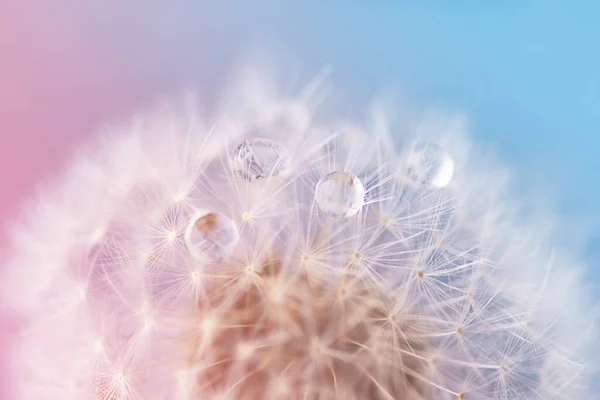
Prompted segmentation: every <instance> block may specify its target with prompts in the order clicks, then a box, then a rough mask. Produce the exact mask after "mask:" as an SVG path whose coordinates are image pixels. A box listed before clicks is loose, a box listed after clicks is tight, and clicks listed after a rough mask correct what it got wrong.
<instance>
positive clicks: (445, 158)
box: [407, 143, 454, 188]
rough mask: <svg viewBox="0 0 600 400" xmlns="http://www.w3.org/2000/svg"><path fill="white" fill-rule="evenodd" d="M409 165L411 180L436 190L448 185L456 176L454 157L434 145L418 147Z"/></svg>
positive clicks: (411, 156) (408, 162)
mask: <svg viewBox="0 0 600 400" xmlns="http://www.w3.org/2000/svg"><path fill="white" fill-rule="evenodd" d="M407 164H408V176H409V177H410V179H412V180H414V181H416V182H419V183H421V184H425V185H429V186H432V187H434V188H442V187H444V186H446V185H448V184H449V183H450V181H451V180H452V177H453V176H454V161H453V160H452V157H450V155H448V154H447V153H445V152H444V151H443V150H442V149H441V148H440V147H439V146H437V145H435V144H432V143H428V144H423V145H419V146H417V147H416V148H415V149H414V150H413V151H412V152H411V154H410V155H409V157H408V161H407Z"/></svg>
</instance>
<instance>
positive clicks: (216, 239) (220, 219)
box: [185, 212, 239, 261]
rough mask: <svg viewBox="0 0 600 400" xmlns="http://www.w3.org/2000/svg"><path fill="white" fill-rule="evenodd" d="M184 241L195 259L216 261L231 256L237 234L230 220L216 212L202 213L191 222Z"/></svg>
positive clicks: (236, 241) (236, 240)
mask: <svg viewBox="0 0 600 400" xmlns="http://www.w3.org/2000/svg"><path fill="white" fill-rule="evenodd" d="M185 240H186V244H187V246H188V249H189V251H190V253H191V254H192V255H193V256H194V257H195V258H199V259H207V260H209V261H217V260H220V259H223V258H226V257H228V256H229V255H231V253H232V252H233V250H234V248H235V246H236V245H237V243H238V240H239V233H238V229H237V226H236V225H235V223H234V222H233V220H232V219H231V218H229V217H227V216H225V215H223V214H220V213H216V212H204V213H201V214H200V215H198V216H196V218H194V219H193V220H192V223H191V224H190V225H189V227H188V229H187V231H186V235H185Z"/></svg>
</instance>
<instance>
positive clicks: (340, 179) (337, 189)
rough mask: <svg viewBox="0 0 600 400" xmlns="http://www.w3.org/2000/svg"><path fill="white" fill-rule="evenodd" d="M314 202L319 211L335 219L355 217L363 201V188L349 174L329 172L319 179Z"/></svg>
mask: <svg viewBox="0 0 600 400" xmlns="http://www.w3.org/2000/svg"><path fill="white" fill-rule="evenodd" d="M315 200H316V202H317V204H318V206H319V208H320V209H321V210H323V211H324V212H326V213H328V214H331V215H334V216H337V217H344V218H347V217H351V216H353V215H356V214H357V213H358V212H359V211H360V209H361V208H362V206H363V204H364V201H365V187H364V185H363V184H362V182H361V181H360V179H358V178H357V177H356V176H355V175H354V174H352V173H350V172H339V171H336V172H331V173H329V174H327V175H326V176H324V177H323V178H321V180H319V182H318V183H317V187H316V189H315Z"/></svg>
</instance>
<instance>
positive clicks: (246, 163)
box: [231, 138, 288, 181]
mask: <svg viewBox="0 0 600 400" xmlns="http://www.w3.org/2000/svg"><path fill="white" fill-rule="evenodd" d="M231 161H232V166H233V170H234V171H235V173H236V174H237V175H239V176H241V177H242V178H243V179H246V180H249V181H255V180H258V179H265V178H269V177H274V176H277V175H279V174H281V173H282V172H283V171H284V170H285V169H286V167H287V166H288V160H287V158H286V157H284V156H283V146H282V144H281V143H279V142H276V141H274V140H271V139H265V138H254V139H247V140H244V141H243V142H242V143H241V144H240V145H238V147H236V149H235V152H234V155H233V158H232V160H231Z"/></svg>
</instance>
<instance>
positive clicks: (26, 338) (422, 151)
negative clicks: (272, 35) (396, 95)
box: [0, 70, 597, 400]
mask: <svg viewBox="0 0 600 400" xmlns="http://www.w3.org/2000/svg"><path fill="white" fill-rule="evenodd" d="M240 76H241V78H240V79H237V80H234V82H235V84H234V85H233V86H232V88H230V89H231V90H230V92H229V93H228V97H227V99H225V100H226V101H224V102H223V104H226V105H227V106H225V107H224V108H223V109H222V110H219V112H217V113H216V117H215V116H212V117H210V116H205V115H199V114H196V113H195V112H194V113H191V112H190V111H189V108H186V107H184V109H185V110H186V111H185V112H184V113H183V114H182V113H180V112H178V111H177V108H176V107H172V108H171V107H163V108H159V109H158V110H157V111H155V112H153V113H152V114H149V115H143V116H140V118H136V120H135V121H134V122H133V123H131V124H125V125H124V126H123V127H117V128H115V129H114V132H113V131H111V134H110V135H107V134H103V135H100V137H101V139H99V141H98V142H95V143H93V145H91V146H90V148H89V149H87V150H86V151H82V153H81V155H79V156H77V157H75V158H74V160H73V161H72V164H71V166H70V167H69V168H68V169H67V171H66V172H65V174H64V177H63V178H62V179H60V180H58V181H57V182H56V183H54V184H52V185H50V186H49V188H48V189H47V191H46V192H44V193H43V195H40V199H41V200H40V201H39V202H38V203H33V205H31V206H29V205H28V206H27V207H25V210H24V214H23V217H22V221H21V222H20V223H19V224H17V225H16V228H15V229H14V230H13V232H12V235H11V239H12V241H13V244H12V253H11V258H10V259H9V261H8V264H7V265H6V268H4V269H3V271H6V272H3V276H2V279H1V280H0V289H1V290H0V293H1V295H2V296H3V302H4V303H6V304H12V305H14V308H15V310H16V311H18V312H19V313H20V314H21V315H22V316H23V317H24V320H25V321H26V324H25V326H24V327H23V329H22V331H21V332H19V335H18V336H17V337H16V338H15V346H13V347H12V348H11V349H10V351H9V358H10V359H9V361H10V365H11V367H12V368H14V370H15V371H18V373H17V378H18V379H15V380H14V382H13V383H14V384H15V390H16V393H17V394H18V396H19V397H18V398H19V399H24V400H30V399H31V400H33V399H36V400H37V399H39V398H44V399H49V400H54V399H56V400H58V399H60V400H64V399H68V400H69V399H72V400H81V399H84V400H125V399H127V400H129V399H136V400H137V399H156V400H191V399H221V400H222V399H247V400H254V399H256V400H258V399H278V398H286V399H291V400H294V399H298V400H300V399H315V400H316V399H330V398H338V399H348V400H353V399H356V400H358V399H373V400H378V399H381V400H390V399H406V400H429V399H436V400H437V399H439V400H456V399H459V400H469V399H490V400H493V399H499V400H508V399H511V400H513V399H515V400H520V399H522V400H525V399H527V400H536V399H539V400H542V399H568V398H577V399H587V398H590V396H591V394H593V391H592V389H590V387H589V386H588V384H589V382H591V381H593V373H594V372H595V371H594V368H593V367H594V365H593V363H594V357H595V354H597V353H596V352H595V351H596V345H595V341H594V339H595V335H596V330H595V321H596V315H595V311H594V308H593V307H592V306H591V305H590V302H589V299H587V297H586V291H585V290H584V285H583V275H582V273H581V272H579V271H581V269H582V267H580V265H579V263H577V262H576V258H575V257H574V256H573V255H572V254H570V253H568V252H566V251H559V250H558V249H554V248H553V246H551V240H550V239H551V238H550V237H546V236H545V235H546V231H545V230H544V229H541V230H540V229H539V227H538V226H537V225H535V224H533V223H532V222H530V220H529V219H527V218H524V217H523V215H522V214H520V213H518V212H517V211H515V210H514V209H515V207H516V206H515V205H514V203H513V202H511V200H510V196H509V195H507V194H503V193H505V191H507V190H508V188H507V186H506V184H505V182H507V178H506V176H505V173H504V172H503V170H501V169H498V167H496V166H490V165H489V164H488V163H487V161H489V160H488V157H485V156H483V155H481V154H479V150H477V151H476V147H475V145H474V144H473V143H472V142H470V141H469V140H468V139H467V138H466V137H465V135H464V134H463V131H464V129H465V127H464V123H463V121H462V120H458V121H455V120H444V123H440V122H439V121H440V119H437V118H426V120H425V121H424V122H423V123H421V124H417V125H416V126H417V128H416V131H414V132H413V131H412V130H411V129H408V128H406V127H398V128H396V127H394V125H393V124H391V123H388V119H387V117H386V115H385V113H384V112H383V109H382V108H381V107H373V116H372V118H371V122H369V123H360V122H357V123H354V122H352V123H347V122H344V123H342V124H340V123H339V122H338V120H337V119H334V118H330V117H329V116H328V115H323V113H322V112H320V110H321V109H320V107H321V102H322V99H321V98H320V96H319V95H318V92H319V91H318V90H316V88H315V86H318V85H315V84H309V85H307V86H306V87H304V88H301V89H299V90H298V91H297V93H293V94H285V95H284V94H280V93H277V91H276V90H275V89H276V88H277V87H278V86H277V85H275V84H273V85H271V84H268V83H265V81H260V80H257V76H260V73H259V72H258V71H257V70H251V71H245V72H244V73H242V74H241V75H240ZM318 80H319V79H318ZM259 83H260V84H259ZM404 128H406V129H404ZM402 132H406V133H405V134H402V135H401V134H400V133H402ZM392 135H393V136H394V137H393V138H392V137H391V136H392ZM403 135H404V136H403ZM396 136H398V137H396ZM405 136H406V137H405ZM414 143H417V145H415V144H414ZM423 143H425V144H423Z"/></svg>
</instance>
